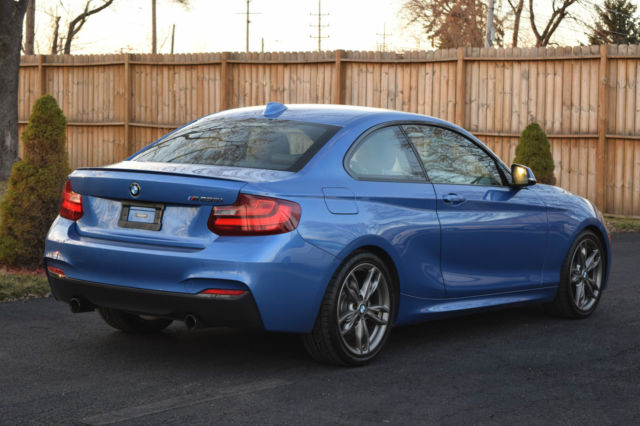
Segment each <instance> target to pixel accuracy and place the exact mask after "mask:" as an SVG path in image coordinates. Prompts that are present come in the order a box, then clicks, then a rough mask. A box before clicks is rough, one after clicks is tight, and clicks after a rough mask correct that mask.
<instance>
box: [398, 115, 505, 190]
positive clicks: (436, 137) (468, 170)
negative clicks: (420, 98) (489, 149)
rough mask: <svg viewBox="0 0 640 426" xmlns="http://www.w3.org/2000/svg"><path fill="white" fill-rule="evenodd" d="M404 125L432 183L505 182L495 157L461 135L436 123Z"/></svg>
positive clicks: (491, 183) (480, 183)
mask: <svg viewBox="0 0 640 426" xmlns="http://www.w3.org/2000/svg"><path fill="white" fill-rule="evenodd" d="M403 127H404V131H405V132H406V134H407V136H408V137H409V140H410V141H411V143H412V144H413V145H414V147H415V148H416V150H417V151H418V154H419V155H420V159H421V160H422V162H423V164H424V168H425V169H426V171H427V175H428V176H429V180H430V181H431V182H432V183H444V184H458V185H502V176H501V175H500V172H499V171H498V167H497V165H496V162H495V160H494V159H493V158H492V157H491V156H490V155H489V154H487V153H486V152H485V151H484V150H483V149H482V148H480V147H479V146H478V145H476V144H475V143H473V142H472V141H471V140H469V139H467V138H465V137H464V136H462V135H461V134H459V133H456V132H454V131H451V130H447V129H443V128H441V127H435V126H425V125H413V124H411V125H405V126H403Z"/></svg>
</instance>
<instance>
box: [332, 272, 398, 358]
mask: <svg viewBox="0 0 640 426" xmlns="http://www.w3.org/2000/svg"><path fill="white" fill-rule="evenodd" d="M390 311H391V297H390V289H389V283H388V282H387V279H386V278H385V274H384V273H383V272H382V271H381V270H380V269H379V268H378V267H377V266H375V265H373V264H371V263H360V264H357V265H356V266H354V267H353V268H352V269H351V271H350V272H349V273H348V274H347V276H346V278H345V279H344V281H343V282H342V285H341V287H340V294H339V296H338V305H337V316H338V318H337V319H338V327H339V334H340V339H341V340H342V343H343V344H344V345H345V347H346V348H347V349H348V350H349V351H350V352H351V353H352V354H354V355H358V356H367V355H369V354H370V353H372V352H374V351H375V350H376V349H377V348H378V346H379V345H380V343H381V342H382V340H383V338H384V335H385V332H386V330H387V327H389V321H390V318H389V313H390Z"/></svg>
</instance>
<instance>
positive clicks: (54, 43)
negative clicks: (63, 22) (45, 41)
mask: <svg viewBox="0 0 640 426" xmlns="http://www.w3.org/2000/svg"><path fill="white" fill-rule="evenodd" d="M54 21H55V22H54V24H53V34H52V36H51V54H52V55H57V54H58V53H60V50H59V48H58V40H59V38H58V34H59V33H60V17H59V16H56V17H55V18H54Z"/></svg>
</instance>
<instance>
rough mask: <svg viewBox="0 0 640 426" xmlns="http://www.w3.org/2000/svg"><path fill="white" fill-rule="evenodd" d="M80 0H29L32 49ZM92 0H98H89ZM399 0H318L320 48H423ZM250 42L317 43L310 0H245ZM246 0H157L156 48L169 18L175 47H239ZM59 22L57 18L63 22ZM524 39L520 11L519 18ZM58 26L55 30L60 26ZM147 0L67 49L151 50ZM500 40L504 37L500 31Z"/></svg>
mask: <svg viewBox="0 0 640 426" xmlns="http://www.w3.org/2000/svg"><path fill="white" fill-rule="evenodd" d="M85 1H86V0H36V5H37V6H36V8H37V13H36V53H48V50H49V49H50V47H49V46H50V38H51V33H52V31H51V28H52V24H51V22H52V18H51V16H52V15H54V14H58V15H61V16H62V21H64V20H65V18H67V17H70V16H75V15H77V14H78V13H79V12H80V11H81V10H82V7H83V5H84V4H85ZM92 1H93V3H94V4H99V3H100V1H101V0H92ZM405 2H406V0H322V13H323V14H325V13H328V15H327V16H323V18H322V24H323V25H328V27H326V28H323V29H322V33H323V36H328V38H326V39H323V40H322V49H323V50H335V49H344V50H378V49H379V47H380V45H381V44H382V42H383V36H382V34H383V33H384V32H386V33H387V34H388V35H387V36H386V40H385V41H386V48H387V50H392V51H404V50H430V49H431V48H432V47H431V46H430V44H429V42H428V41H427V40H426V39H425V38H424V37H421V36H420V31H419V30H418V29H417V28H415V27H413V28H408V27H407V26H406V22H405V19H403V17H402V14H401V13H400V11H401V9H402V5H403V4H404V3H405ZM549 3H550V0H549V1H541V2H536V11H537V14H538V15H539V17H540V19H544V18H545V16H547V17H548V16H549V15H550V12H549V7H548V6H546V5H545V4H549ZM250 10H251V12H252V13H255V14H254V15H251V17H250V20H251V25H250V38H249V43H250V50H251V51H260V50H261V49H262V41H263V40H264V50H265V51H311V50H317V47H318V45H317V39H315V38H312V37H311V35H314V36H315V35H317V28H314V27H312V25H317V23H318V21H317V17H316V16H311V14H312V13H313V14H317V13H318V0H251V3H250ZM245 11H246V0H190V5H189V7H183V6H181V5H179V4H177V3H175V2H173V1H172V0H157V21H158V51H159V52H160V53H169V52H170V49H171V28H172V26H173V25H174V24H175V26H176V30H175V47H174V51H175V53H192V52H222V51H230V52H235V51H244V50H245V29H246V27H245V20H246V15H245V13H244V12H245ZM63 26H64V24H63ZM521 28H522V29H521V31H524V32H525V34H523V35H525V37H524V42H525V43H524V44H525V45H526V44H527V41H528V42H529V44H530V43H532V42H533V39H532V37H531V36H529V35H528V34H529V33H530V32H531V30H530V28H529V25H528V15H527V14H526V13H525V16H523V22H522V23H521ZM65 31H66V30H65V29H64V28H62V29H61V32H65ZM150 33H151V0H115V2H114V4H113V5H111V6H110V7H109V8H107V9H105V10H103V11H101V12H99V13H98V14H96V15H93V16H91V17H90V18H89V20H88V21H87V23H86V24H85V26H84V28H83V29H82V31H81V32H80V33H79V35H78V36H77V38H76V39H75V40H74V42H73V45H72V53H76V54H89V53H120V52H149V51H150V50H151V35H150ZM506 40H510V36H509V35H508V34H507V37H506ZM555 41H556V42H557V43H558V44H560V45H576V44H578V43H579V42H583V43H584V42H586V37H584V34H583V27H581V26H579V25H578V24H576V23H570V22H567V23H566V24H565V25H563V26H562V27H561V29H560V31H559V32H558V35H557V37H556V38H555Z"/></svg>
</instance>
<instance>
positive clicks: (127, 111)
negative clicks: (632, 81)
mask: <svg viewBox="0 0 640 426" xmlns="http://www.w3.org/2000/svg"><path fill="white" fill-rule="evenodd" d="M129 123H131V70H130V67H129V54H128V53H125V54H124V151H125V158H126V157H128V156H130V155H131V154H133V150H132V146H131V136H130V134H129Z"/></svg>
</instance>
